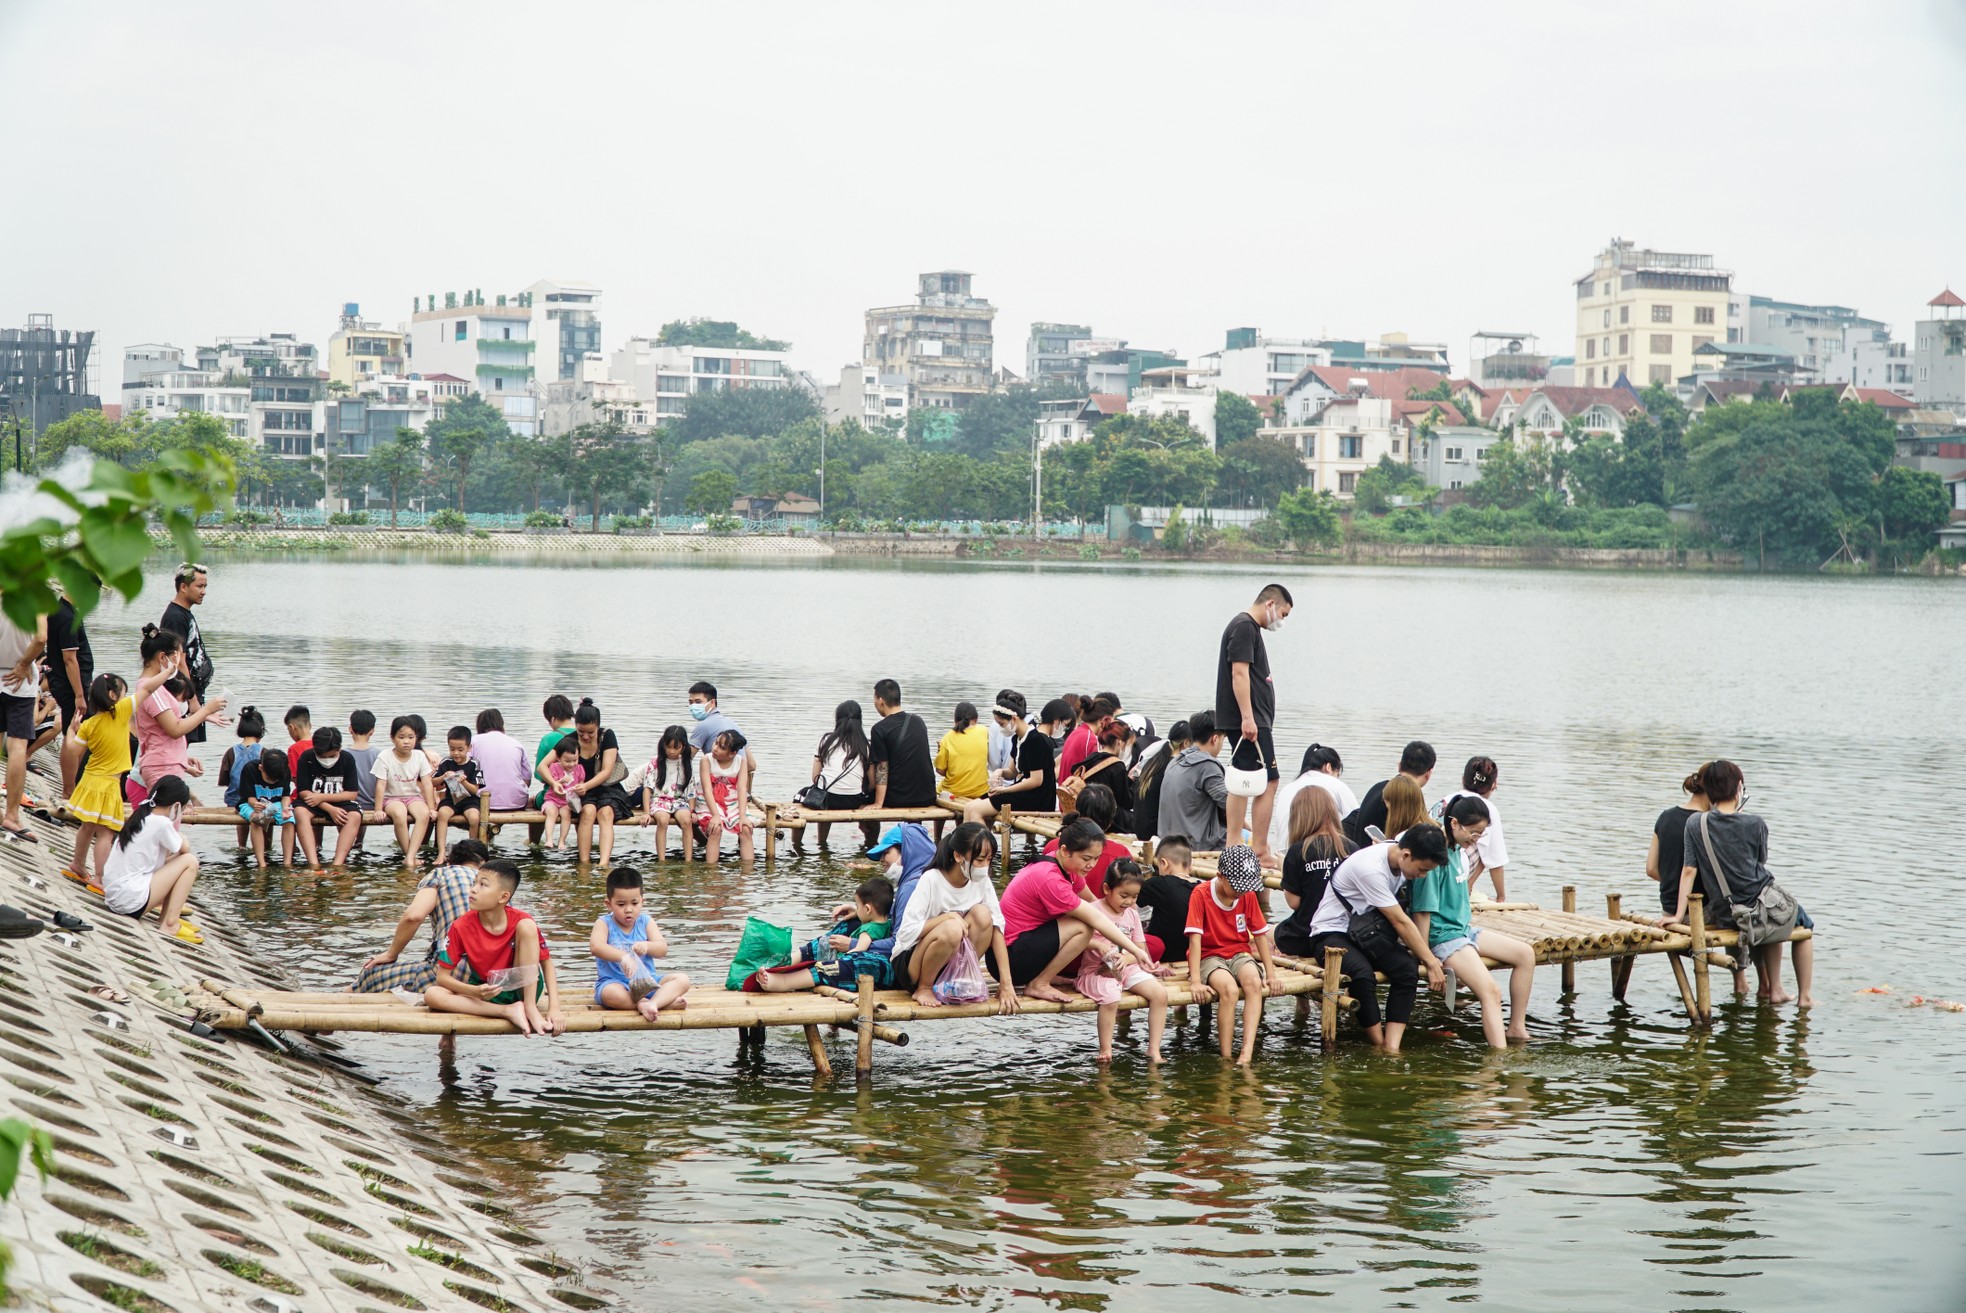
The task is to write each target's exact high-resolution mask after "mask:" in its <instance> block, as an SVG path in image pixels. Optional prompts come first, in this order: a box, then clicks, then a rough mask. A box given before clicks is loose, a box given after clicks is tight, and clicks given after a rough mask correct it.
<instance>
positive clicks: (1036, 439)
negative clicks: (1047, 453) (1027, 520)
mask: <svg viewBox="0 0 1966 1313" xmlns="http://www.w3.org/2000/svg"><path fill="white" fill-rule="evenodd" d="M1043 434H1044V425H1043V423H1042V422H1040V423H1036V424H1033V425H1032V426H1031V538H1032V540H1033V541H1036V540H1037V539H1039V538H1042V537H1043V536H1044V519H1043V517H1044V461H1043V459H1042V455H1043V442H1042V438H1043Z"/></svg>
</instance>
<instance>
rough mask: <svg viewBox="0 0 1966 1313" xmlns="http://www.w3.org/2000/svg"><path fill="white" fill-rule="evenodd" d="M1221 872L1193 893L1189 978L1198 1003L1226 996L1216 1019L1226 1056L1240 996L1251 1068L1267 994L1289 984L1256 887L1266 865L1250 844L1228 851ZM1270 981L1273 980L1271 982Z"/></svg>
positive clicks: (1245, 1061)
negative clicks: (1280, 972) (1274, 954)
mask: <svg viewBox="0 0 1966 1313" xmlns="http://www.w3.org/2000/svg"><path fill="white" fill-rule="evenodd" d="M1215 869H1216V872H1217V874H1216V876H1215V878H1214V879H1213V880H1210V881H1208V882H1207V883H1205V884H1198V885H1196V886H1195V891H1194V893H1193V894H1191V895H1189V897H1188V925H1187V931H1188V980H1189V981H1190V982H1191V983H1192V985H1193V987H1194V999H1195V1002H1197V1003H1208V1002H1213V1001H1215V1000H1218V999H1219V1000H1220V1001H1221V1004H1222V1007H1221V1010H1220V1013H1219V1015H1218V1016H1217V1018H1216V1029H1217V1031H1218V1033H1219V1034H1220V1036H1221V1042H1222V1056H1223V1057H1225V1058H1226V1057H1228V1056H1229V1049H1230V1048H1231V1047H1232V1046H1233V1041H1234V1039H1235V1029H1236V1019H1235V1015H1234V1013H1235V1010H1236V999H1237V997H1238V996H1240V997H1241V999H1242V1057H1241V1058H1239V1059H1237V1061H1236V1065H1237V1066H1238V1067H1247V1066H1248V1065H1249V1060H1250V1059H1251V1058H1252V1057H1253V1056H1255V1053H1256V1030H1257V1027H1258V1025H1259V1023H1260V1022H1261V1021H1262V1017H1263V998H1264V996H1265V994H1274V993H1277V992H1278V991H1279V990H1281V989H1282V988H1283V982H1282V981H1280V980H1278V979H1277V978H1276V964H1275V963H1274V962H1272V961H1271V960H1270V927H1269V923H1268V922H1266V921H1265V920H1264V919H1263V904H1262V903H1261V902H1260V901H1259V900H1258V899H1257V897H1256V891H1257V890H1258V889H1261V888H1262V887H1263V868H1262V867H1261V866H1259V865H1257V862H1256V854H1255V852H1254V851H1252V850H1251V849H1250V848H1249V846H1248V845H1246V844H1240V843H1239V844H1233V845H1231V846H1230V847H1228V848H1225V849H1223V851H1222V857H1221V860H1220V861H1219V862H1218V863H1217V864H1216V868H1215ZM1265 982H1267V984H1266V983H1265Z"/></svg>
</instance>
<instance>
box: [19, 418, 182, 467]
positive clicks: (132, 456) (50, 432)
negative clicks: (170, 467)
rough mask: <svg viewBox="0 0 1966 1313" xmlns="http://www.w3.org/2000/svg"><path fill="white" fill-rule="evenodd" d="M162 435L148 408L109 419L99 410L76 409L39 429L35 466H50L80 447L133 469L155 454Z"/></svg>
mask: <svg viewBox="0 0 1966 1313" xmlns="http://www.w3.org/2000/svg"><path fill="white" fill-rule="evenodd" d="M161 437H162V433H161V430H160V429H159V427H158V426H157V425H155V424H153V423H151V421H150V414H149V412H147V411H142V410H139V411H136V412H134V413H133V414H129V415H125V416H124V417H123V418H121V419H111V418H109V416H107V415H105V414H103V413H102V412H101V411H100V410H78V411H76V412H75V413H74V414H73V415H70V416H69V417H68V418H67V419H63V420H56V421H55V422H54V423H53V424H50V425H48V427H46V428H44V429H42V430H41V440H40V442H39V443H38V444H37V445H36V448H35V451H36V457H35V467H36V468H37V469H41V470H52V469H54V468H55V467H56V466H57V465H60V464H61V463H62V461H63V460H65V459H66V458H67V456H68V453H69V452H71V451H76V450H80V451H85V452H87V453H88V454H89V455H91V456H96V457H100V458H101V459H103V460H113V461H115V462H116V463H117V464H118V465H123V466H126V467H129V468H131V469H134V468H136V467H137V466H138V465H141V464H143V463H145V462H147V461H149V460H151V459H152V458H153V457H155V456H156V454H157V452H158V451H159V450H160V440H161Z"/></svg>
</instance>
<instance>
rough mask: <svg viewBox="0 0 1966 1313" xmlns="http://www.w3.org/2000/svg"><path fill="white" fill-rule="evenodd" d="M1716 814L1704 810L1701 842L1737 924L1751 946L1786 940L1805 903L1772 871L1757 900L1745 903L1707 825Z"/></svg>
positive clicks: (1701, 814)
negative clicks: (1738, 897)
mask: <svg viewBox="0 0 1966 1313" xmlns="http://www.w3.org/2000/svg"><path fill="white" fill-rule="evenodd" d="M1712 815H1713V813H1712V812H1701V813H1700V846H1701V847H1702V848H1705V849H1706V850H1707V864H1708V865H1710V866H1712V867H1713V878H1714V880H1715V882H1716V883H1718V884H1719V885H1720V893H1721V896H1722V897H1724V898H1725V899H1726V900H1727V909H1728V911H1730V912H1731V913H1733V916H1734V928H1735V929H1736V930H1738V931H1739V932H1740V935H1741V939H1742V940H1743V941H1744V942H1745V943H1746V944H1747V945H1748V946H1749V947H1750V948H1760V947H1762V946H1763V945H1764V944H1779V943H1781V942H1783V941H1784V940H1786V939H1787V938H1788V937H1789V935H1791V934H1792V933H1794V931H1795V922H1796V918H1797V917H1798V916H1799V915H1801V911H1802V909H1801V907H1800V906H1798V905H1797V903H1796V901H1795V898H1794V897H1793V896H1792V895H1791V894H1790V893H1789V891H1788V890H1786V889H1784V888H1782V886H1781V885H1779V884H1777V883H1776V882H1775V877H1774V876H1772V875H1771V876H1769V877H1768V883H1767V884H1765V885H1763V886H1762V887H1761V892H1760V893H1759V894H1758V895H1756V896H1755V899H1754V901H1753V902H1751V903H1743V902H1739V901H1737V900H1736V899H1735V897H1734V887H1733V886H1732V885H1730V884H1729V883H1728V882H1727V870H1726V868H1725V867H1723V866H1722V865H1721V864H1720V858H1719V857H1717V856H1715V855H1714V851H1713V836H1712V835H1711V834H1710V833H1708V828H1707V822H1708V819H1709V818H1710V817H1711V816H1712Z"/></svg>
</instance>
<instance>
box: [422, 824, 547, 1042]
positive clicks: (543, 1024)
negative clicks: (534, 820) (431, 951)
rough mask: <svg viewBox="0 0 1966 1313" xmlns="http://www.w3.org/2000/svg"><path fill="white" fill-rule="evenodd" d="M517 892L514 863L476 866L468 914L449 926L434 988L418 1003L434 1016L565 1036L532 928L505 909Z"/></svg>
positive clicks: (540, 938)
mask: <svg viewBox="0 0 1966 1313" xmlns="http://www.w3.org/2000/svg"><path fill="white" fill-rule="evenodd" d="M518 889H519V868H518V866H517V865H515V864H514V863H512V862H509V861H505V860H502V859H501V860H497V861H490V862H486V863H485V864H484V865H483V866H480V867H479V868H478V878H477V880H476V881H475V882H474V883H473V884H472V886H471V911H470V912H469V913H468V914H466V915H464V916H460V917H459V918H457V920H455V921H453V922H451V932H450V938H449V939H448V940H447V941H446V942H445V944H444V946H443V947H442V948H441V949H440V950H438V953H437V980H436V983H435V984H433V985H431V986H430V988H429V989H427V990H425V991H424V992H423V1001H424V1003H425V1004H426V1005H427V1006H428V1007H429V1008H430V1009H431V1010H432V1011H433V1012H462V1013H464V1014H465V1015H467V1016H473V1017H500V1018H503V1019H504V1020H506V1021H509V1022H511V1023H512V1024H513V1025H514V1026H516V1027H518V1029H519V1033H520V1034H522V1035H532V1034H543V1035H560V1034H564V1033H565V1032H566V1028H567V1025H566V1021H565V1020H564V1019H563V1018H562V1017H561V1015H560V984H559V977H558V975H557V973H556V972H555V970H554V967H553V958H552V954H551V953H550V952H549V951H548V949H547V947H546V936H545V935H544V934H543V933H541V932H540V929H539V924H538V923H537V922H536V921H534V920H533V919H532V917H531V916H530V915H529V914H527V913H525V912H522V911H520V910H519V909H518V908H516V907H513V906H511V902H512V895H513V894H514V893H516V892H518ZM542 994H544V995H545V998H546V1011H545V1013H544V1015H542V1014H541V1013H540V1010H539V998H540V996H541V995H542Z"/></svg>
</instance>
